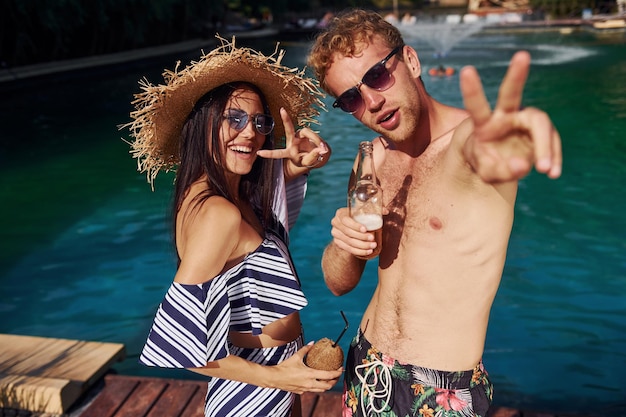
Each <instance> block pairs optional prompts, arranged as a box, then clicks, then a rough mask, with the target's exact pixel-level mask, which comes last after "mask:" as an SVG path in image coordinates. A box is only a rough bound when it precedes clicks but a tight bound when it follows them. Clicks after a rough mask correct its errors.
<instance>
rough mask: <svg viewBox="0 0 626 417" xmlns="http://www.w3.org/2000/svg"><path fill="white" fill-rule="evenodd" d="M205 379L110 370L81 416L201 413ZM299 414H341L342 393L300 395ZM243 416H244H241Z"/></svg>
mask: <svg viewBox="0 0 626 417" xmlns="http://www.w3.org/2000/svg"><path fill="white" fill-rule="evenodd" d="M206 387H207V384H206V382H203V381H191V380H178V379H165V378H147V377H136V376H126V375H115V374H109V375H106V376H105V377H104V388H103V390H102V392H100V393H99V394H98V395H97V397H96V398H95V399H94V400H93V401H92V402H91V404H89V405H88V406H87V407H86V408H85V409H84V411H83V412H82V413H81V414H80V417H201V416H203V415H204V395H205V394H206ZM300 398H301V403H302V417H328V416H340V415H341V393H340V392H326V393H324V394H323V395H317V394H314V393H306V394H304V395H302V396H300ZM242 417H245V416H242Z"/></svg>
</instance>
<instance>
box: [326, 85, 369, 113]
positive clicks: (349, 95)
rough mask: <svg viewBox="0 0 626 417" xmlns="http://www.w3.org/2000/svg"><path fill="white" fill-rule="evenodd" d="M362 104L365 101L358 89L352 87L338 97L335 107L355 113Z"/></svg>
mask: <svg viewBox="0 0 626 417" xmlns="http://www.w3.org/2000/svg"><path fill="white" fill-rule="evenodd" d="M362 103H363V99H362V98H361V94H360V93H359V90H358V89H357V88H356V87H352V88H351V89H349V90H348V91H346V92H345V93H343V94H342V95H340V96H339V97H337V100H335V102H334V103H333V107H339V108H340V109H341V110H343V111H345V112H347V113H354V112H356V111H357V110H358V109H359V107H360V106H361V104H362Z"/></svg>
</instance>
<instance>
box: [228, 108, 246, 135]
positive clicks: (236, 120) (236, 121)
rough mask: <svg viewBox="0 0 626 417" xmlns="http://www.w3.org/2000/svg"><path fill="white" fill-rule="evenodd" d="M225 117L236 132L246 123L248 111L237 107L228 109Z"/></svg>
mask: <svg viewBox="0 0 626 417" xmlns="http://www.w3.org/2000/svg"><path fill="white" fill-rule="evenodd" d="M226 119H227V120H228V125H229V126H230V128H231V129H235V130H236V131H237V132H239V131H241V130H243V128H244V127H246V124H247V123H248V113H246V112H245V111H243V110H239V109H229V110H228V112H227V113H226Z"/></svg>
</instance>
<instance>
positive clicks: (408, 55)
mask: <svg viewBox="0 0 626 417" xmlns="http://www.w3.org/2000/svg"><path fill="white" fill-rule="evenodd" d="M402 52H403V54H402V56H403V57H404V62H405V64H406V66H407V68H408V69H409V71H411V74H413V77H414V78H417V77H419V76H421V75H422V64H421V63H420V59H419V57H418V56H417V52H416V51H415V49H413V47H412V46H409V45H404V48H403V49H402Z"/></svg>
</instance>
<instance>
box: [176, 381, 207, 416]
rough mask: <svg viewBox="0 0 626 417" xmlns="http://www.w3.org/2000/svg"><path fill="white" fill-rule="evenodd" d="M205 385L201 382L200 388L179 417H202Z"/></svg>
mask: <svg viewBox="0 0 626 417" xmlns="http://www.w3.org/2000/svg"><path fill="white" fill-rule="evenodd" d="M206 391H207V383H206V382H203V383H202V387H201V388H200V389H199V390H198V391H196V393H195V394H194V396H193V397H192V398H191V400H190V401H189V404H187V407H186V408H185V409H184V410H183V412H182V414H181V415H180V417H202V416H204V399H205V397H206Z"/></svg>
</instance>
